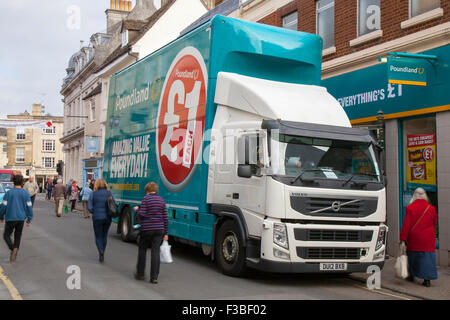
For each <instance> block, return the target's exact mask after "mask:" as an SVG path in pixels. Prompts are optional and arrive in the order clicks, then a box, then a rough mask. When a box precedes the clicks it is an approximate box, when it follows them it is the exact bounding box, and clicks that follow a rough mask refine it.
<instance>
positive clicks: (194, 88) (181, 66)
mask: <svg viewBox="0 0 450 320" xmlns="http://www.w3.org/2000/svg"><path fill="white" fill-rule="evenodd" d="M207 81H208V73H207V69H206V65H205V62H204V60H203V57H202V55H201V54H200V52H199V51H198V50H197V49H196V48H194V47H186V48H184V49H183V50H181V51H180V52H179V53H178V54H177V56H176V57H175V59H174V60H173V62H172V64H171V66H170V68H169V71H168V72H167V75H166V79H165V81H164V85H163V88H162V94H161V99H160V102H159V108H158V118H157V122H158V123H157V125H158V129H157V131H156V153H157V157H156V159H157V162H158V169H159V173H160V176H161V179H162V181H163V183H164V185H165V186H166V187H167V188H168V189H169V190H170V191H172V192H178V191H180V190H182V189H183V188H184V187H185V186H186V185H187V184H188V183H189V181H190V179H191V178H192V175H193V174H194V172H195V168H196V163H197V160H198V159H199V157H201V148H202V140H203V131H204V126H205V107H206V89H207V87H208V86H207Z"/></svg>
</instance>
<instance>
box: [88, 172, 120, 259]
mask: <svg viewBox="0 0 450 320" xmlns="http://www.w3.org/2000/svg"><path fill="white" fill-rule="evenodd" d="M109 196H111V197H112V198H113V200H114V202H115V199H114V196H113V194H112V193H111V192H110V191H109V190H108V185H107V184H106V181H105V180H103V179H99V180H97V181H96V182H95V185H94V192H92V193H91V194H90V195H89V200H88V210H89V212H90V213H92V222H93V224H94V234H95V243H96V245H97V249H98V254H99V261H100V262H103V261H104V258H105V249H106V243H107V240H108V231H109V227H110V226H111V217H110V216H109V215H108V197H109Z"/></svg>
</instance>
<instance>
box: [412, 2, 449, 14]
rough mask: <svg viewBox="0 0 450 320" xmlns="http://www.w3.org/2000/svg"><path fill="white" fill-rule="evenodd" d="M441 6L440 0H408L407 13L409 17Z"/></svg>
mask: <svg viewBox="0 0 450 320" xmlns="http://www.w3.org/2000/svg"><path fill="white" fill-rule="evenodd" d="M440 6H441V2H440V0H410V1H409V15H410V18H413V17H415V16H418V15H421V14H422V13H425V12H428V11H431V10H433V9H437V8H439V7H440Z"/></svg>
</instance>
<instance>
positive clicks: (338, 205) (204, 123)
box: [103, 16, 387, 276]
mask: <svg viewBox="0 0 450 320" xmlns="http://www.w3.org/2000/svg"><path fill="white" fill-rule="evenodd" d="M321 54H322V40H321V38H320V37H318V36H316V35H312V34H307V33H302V32H296V31H291V30H286V29H281V28H276V27H272V26H267V25H262V24H257V23H251V22H245V21H241V20H237V19H232V18H228V17H223V16H215V17H214V18H213V19H212V20H211V21H209V22H207V23H205V24H204V25H202V26H199V27H198V28H196V29H195V30H193V31H190V32H189V33H187V34H185V35H184V36H181V37H180V38H178V39H177V40H175V41H173V42H172V43H170V44H168V45H167V46H165V47H163V48H161V49H159V50H158V51H156V52H154V53H152V54H151V55H149V56H147V57H145V58H144V59H142V60H140V61H138V62H136V63H135V64H133V65H132V66H130V67H128V68H127V69H125V70H123V71H121V72H119V73H117V74H115V75H114V76H113V77H112V78H111V82H110V88H109V101H108V112H107V126H106V139H105V154H104V171H103V177H104V178H105V179H106V181H107V182H108V184H109V186H110V188H111V190H112V192H113V193H114V195H115V198H116V199H117V201H118V204H119V210H120V212H121V214H120V218H118V219H117V221H116V222H117V223H118V227H117V230H118V233H120V234H121V237H122V239H123V240H125V241H134V240H135V239H136V237H137V232H136V231H134V230H133V228H132V227H131V226H132V225H133V223H134V211H133V207H134V206H135V205H138V204H140V203H141V200H142V198H143V197H144V195H145V193H144V188H145V185H146V184H147V183H148V182H151V181H153V182H156V183H157V184H158V185H159V194H160V195H161V196H162V197H163V198H164V200H165V201H166V203H167V210H168V215H169V236H170V238H171V239H172V240H175V241H181V242H184V243H187V244H191V245H194V246H198V247H201V248H202V250H203V253H204V254H206V255H210V256H211V258H212V259H214V260H215V261H217V263H218V265H219V267H220V268H221V269H222V271H223V272H224V273H225V274H227V275H231V276H238V275H241V274H242V273H243V272H244V270H245V269H246V268H247V267H251V268H256V269H260V270H266V271H273V272H299V273H311V272H317V273H320V272H324V273H325V272H337V273H339V272H340V273H352V272H366V271H367V268H368V267H369V266H372V265H376V266H378V267H380V268H382V267H383V264H384V258H385V238H386V233H387V227H386V225H385V224H384V221H385V218H386V210H385V187H384V179H383V175H382V172H381V171H382V170H381V168H380V166H379V160H378V159H379V151H378V147H377V146H378V144H377V142H376V141H375V140H374V139H373V138H372V137H371V135H370V134H369V132H368V131H367V130H363V129H357V128H352V127H351V125H350V121H349V119H348V117H347V116H346V114H345V112H344V111H343V109H342V107H341V106H340V104H339V103H338V102H337V101H336V100H335V99H334V98H333V97H332V96H331V95H330V94H328V93H327V91H326V89H325V88H323V87H320V86H319V84H320V74H321Z"/></svg>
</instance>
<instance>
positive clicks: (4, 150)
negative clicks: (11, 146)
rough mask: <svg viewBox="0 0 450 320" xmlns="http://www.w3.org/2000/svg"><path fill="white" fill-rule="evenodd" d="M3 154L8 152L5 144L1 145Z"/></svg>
mask: <svg viewBox="0 0 450 320" xmlns="http://www.w3.org/2000/svg"><path fill="white" fill-rule="evenodd" d="M3 152H8V145H7V144H4V145H3Z"/></svg>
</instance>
